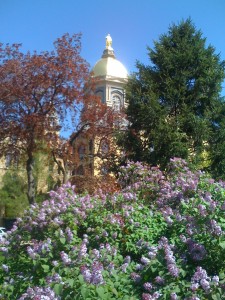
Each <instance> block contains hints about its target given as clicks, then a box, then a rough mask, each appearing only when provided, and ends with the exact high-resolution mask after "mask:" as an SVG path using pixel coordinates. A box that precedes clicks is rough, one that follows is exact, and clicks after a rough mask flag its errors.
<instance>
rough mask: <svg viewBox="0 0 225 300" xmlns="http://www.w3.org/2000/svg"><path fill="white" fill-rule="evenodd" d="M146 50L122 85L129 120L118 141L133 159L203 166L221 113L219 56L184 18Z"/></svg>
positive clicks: (222, 108)
mask: <svg viewBox="0 0 225 300" xmlns="http://www.w3.org/2000/svg"><path fill="white" fill-rule="evenodd" d="M148 56H149V60H150V65H149V66H145V65H143V64H141V63H140V62H138V63H137V69H138V71H137V72H136V73H134V74H133V76H131V78H130V80H129V82H128V85H127V89H126V97H127V100H128V101H129V105H128V109H127V115H128V119H129V121H130V126H129V128H128V131H127V132H126V133H125V136H124V135H123V136H122V137H121V138H120V139H119V144H120V145H122V146H124V147H125V149H126V151H127V156H128V157H129V158H130V159H133V160H136V161H146V162H148V163H151V164H153V165H157V164H159V165H161V166H162V167H165V165H166V164H167V163H168V162H169V159H170V158H171V157H174V156H175V157H182V158H186V159H187V158H188V159H189V160H190V161H192V162H194V163H195V164H196V165H198V166H199V165H200V166H202V167H206V166H208V164H209V163H210V161H209V157H208V156H207V155H203V153H205V152H206V153H210V155H211V152H213V147H210V145H211V144H210V143H211V142H212V137H213V136H214V137H216V136H218V130H219V128H220V127H221V125H220V123H221V122H220V120H221V119H222V118H224V104H223V102H222V101H221V99H220V92H221V84H222V81H223V79H224V77H225V73H224V66H225V64H224V61H221V60H220V56H219V55H217V54H216V53H215V49H214V48H213V47H212V46H211V45H209V46H207V45H206V39H205V38H203V37H202V33H201V32H200V31H199V30H196V28H195V27H194V25H193V23H192V21H191V20H190V19H188V20H186V21H182V22H180V23H179V24H178V25H175V24H173V25H172V26H170V27H169V30H168V33H167V34H163V35H161V36H160V38H159V41H156V42H155V45H154V48H153V49H151V48H148ZM215 132H217V134H216V133H215ZM218 142H219V141H218V139H217V144H218ZM220 142H221V140H220ZM220 142H219V143H220ZM215 143H216V141H215V139H214V145H215Z"/></svg>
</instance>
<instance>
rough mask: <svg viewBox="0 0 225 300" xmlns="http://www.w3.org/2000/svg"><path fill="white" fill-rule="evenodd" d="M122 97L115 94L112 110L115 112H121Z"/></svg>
mask: <svg viewBox="0 0 225 300" xmlns="http://www.w3.org/2000/svg"><path fill="white" fill-rule="evenodd" d="M121 105H122V103H121V97H120V96H119V95H117V94H114V95H113V96H112V108H113V109H114V110H115V111H120V109H121Z"/></svg>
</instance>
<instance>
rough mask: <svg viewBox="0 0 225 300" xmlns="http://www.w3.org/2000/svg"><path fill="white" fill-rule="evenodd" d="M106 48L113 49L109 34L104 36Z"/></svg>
mask: <svg viewBox="0 0 225 300" xmlns="http://www.w3.org/2000/svg"><path fill="white" fill-rule="evenodd" d="M106 49H109V50H113V48H112V38H111V36H110V34H108V35H107V36H106Z"/></svg>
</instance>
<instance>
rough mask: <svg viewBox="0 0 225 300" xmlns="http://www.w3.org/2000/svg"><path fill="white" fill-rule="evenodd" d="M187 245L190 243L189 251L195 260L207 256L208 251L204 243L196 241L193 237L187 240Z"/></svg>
mask: <svg viewBox="0 0 225 300" xmlns="http://www.w3.org/2000/svg"><path fill="white" fill-rule="evenodd" d="M187 245H188V251H189V253H190V255H191V257H192V259H193V260H195V261H201V260H203V259H204V258H205V257H206V254H207V252H206V249H205V247H204V245H202V244H198V243H195V242H194V241H193V240H191V239H188V240H187Z"/></svg>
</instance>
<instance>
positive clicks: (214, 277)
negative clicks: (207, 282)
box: [212, 275, 220, 285]
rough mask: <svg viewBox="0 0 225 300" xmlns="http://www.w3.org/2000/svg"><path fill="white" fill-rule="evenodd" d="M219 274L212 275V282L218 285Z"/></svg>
mask: <svg viewBox="0 0 225 300" xmlns="http://www.w3.org/2000/svg"><path fill="white" fill-rule="evenodd" d="M219 281H220V279H219V276H217V275H215V276H213V277H212V282H213V283H214V284H215V285H218V284H219Z"/></svg>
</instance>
